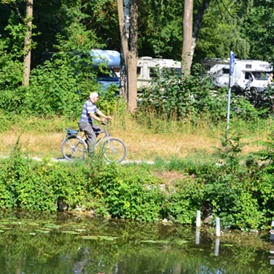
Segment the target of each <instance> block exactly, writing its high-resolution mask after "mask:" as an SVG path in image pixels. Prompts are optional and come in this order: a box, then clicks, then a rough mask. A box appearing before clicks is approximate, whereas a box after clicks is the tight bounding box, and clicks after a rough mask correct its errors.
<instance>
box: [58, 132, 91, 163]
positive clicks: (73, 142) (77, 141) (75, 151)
mask: <svg viewBox="0 0 274 274" xmlns="http://www.w3.org/2000/svg"><path fill="white" fill-rule="evenodd" d="M86 153H87V144H86V143H85V141H84V140H82V139H81V138H79V137H77V136H71V137H67V138H66V139H64V141H63V142H62V154H63V157H64V158H65V159H67V160H73V159H84V158H85V155H86Z"/></svg>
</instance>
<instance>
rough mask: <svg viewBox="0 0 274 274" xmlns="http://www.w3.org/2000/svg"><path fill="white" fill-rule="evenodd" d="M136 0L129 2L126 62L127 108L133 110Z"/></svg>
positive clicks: (136, 39)
mask: <svg viewBox="0 0 274 274" xmlns="http://www.w3.org/2000/svg"><path fill="white" fill-rule="evenodd" d="M137 32H138V0H131V4H130V31H129V37H130V39H129V41H130V49H129V53H128V58H127V64H128V109H129V111H130V112H133V111H134V110H135V109H136V108H137V58H138V33H137Z"/></svg>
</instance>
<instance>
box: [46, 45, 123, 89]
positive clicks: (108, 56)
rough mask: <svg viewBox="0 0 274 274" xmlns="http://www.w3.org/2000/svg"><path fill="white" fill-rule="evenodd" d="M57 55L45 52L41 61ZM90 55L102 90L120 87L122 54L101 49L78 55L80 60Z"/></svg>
mask: <svg viewBox="0 0 274 274" xmlns="http://www.w3.org/2000/svg"><path fill="white" fill-rule="evenodd" d="M55 54H56V53H55V52H44V53H43V55H42V60H41V62H42V64H43V63H44V62H45V61H46V60H51V59H52V58H53V59H54V56H55ZM88 54H89V55H90V57H91V58H92V63H93V71H94V73H95V74H96V79H97V81H98V83H100V84H101V86H102V89H103V90H106V89H107V88H108V87H109V86H110V85H117V86H118V87H120V78H119V76H118V75H117V72H118V73H119V72H120V53H119V52H118V51H115V50H101V49H92V50H90V51H89V52H88V53H85V54H79V53H76V55H77V56H78V57H79V58H82V57H83V56H85V57H87V56H89V55H88ZM56 58H58V57H56Z"/></svg>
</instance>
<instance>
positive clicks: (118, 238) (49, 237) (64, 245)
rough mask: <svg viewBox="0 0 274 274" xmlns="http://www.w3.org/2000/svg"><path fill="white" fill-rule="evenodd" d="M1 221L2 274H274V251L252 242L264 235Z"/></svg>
mask: <svg viewBox="0 0 274 274" xmlns="http://www.w3.org/2000/svg"><path fill="white" fill-rule="evenodd" d="M0 214H1V213H0ZM0 217H1V218H0V231H1V232H2V233H1V234H0V273H1V274H13V273H16V274H23V273H37V274H52V273H54V274H55V273H57V274H59V273H60V274H70V273H72V274H93V273H94V274H98V273H104V274H143V273H146V274H192V273H195V274H199V273H201V274H215V273H216V274H229V273H232V274H258V273H260V274H268V273H274V266H273V265H272V260H273V258H272V257H271V256H272V254H270V256H269V250H270V249H271V248H270V247H272V246H271V245H270V244H269V245H268V247H267V248H265V249H263V248H256V247H255V246H254V245H253V244H252V243H249V242H248V241H250V240H252V238H253V237H254V239H253V241H254V242H255V241H258V235H249V236H248V238H246V239H245V240H243V237H242V238H241V240H237V241H233V242H234V243H232V241H229V240H227V239H226V238H224V237H223V236H222V237H215V236H214V235H213V236H211V235H210V233H207V232H205V230H203V229H198V228H197V229H196V230H195V228H191V227H183V226H180V225H178V226H177V225H170V226H168V225H167V226H164V225H162V224H145V223H137V222H125V221H115V220H96V219H91V218H89V219H79V218H74V217H73V218H63V219H56V216H55V217H54V216H47V218H45V219H42V218H41V217H39V218H37V219H35V218H34V217H32V218H30V217H23V218H22V217H20V216H19V217H14V216H13V217H12V218H10V217H7V216H0ZM222 235H223V234H222ZM229 235H230V237H232V236H231V235H232V234H231V233H230V234H229ZM194 238H195V239H194ZM235 242H236V243H237V244H235ZM239 243H240V244H239ZM264 244H266V243H264ZM269 258H270V263H269Z"/></svg>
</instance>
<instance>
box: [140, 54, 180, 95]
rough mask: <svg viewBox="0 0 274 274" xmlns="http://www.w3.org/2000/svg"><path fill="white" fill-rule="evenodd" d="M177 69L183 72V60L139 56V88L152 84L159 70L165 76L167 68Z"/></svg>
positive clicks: (178, 71) (177, 71)
mask: <svg viewBox="0 0 274 274" xmlns="http://www.w3.org/2000/svg"><path fill="white" fill-rule="evenodd" d="M166 69H167V70H175V71H176V73H178V74H180V72H181V62H179V61H174V60H172V59H160V58H152V57H148V56H144V57H140V58H138V62H137V88H138V90H141V89H142V88H145V87H148V86H149V85H150V84H151V81H152V78H153V77H154V76H156V72H157V70H159V72H160V75H161V76H164V71H165V70H166Z"/></svg>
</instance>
